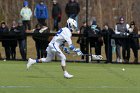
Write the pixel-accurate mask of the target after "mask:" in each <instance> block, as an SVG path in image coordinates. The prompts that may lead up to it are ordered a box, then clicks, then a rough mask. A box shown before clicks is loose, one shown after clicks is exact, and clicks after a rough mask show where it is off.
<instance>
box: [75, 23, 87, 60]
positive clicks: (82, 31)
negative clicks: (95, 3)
mask: <svg viewBox="0 0 140 93" xmlns="http://www.w3.org/2000/svg"><path fill="white" fill-rule="evenodd" d="M87 33H88V31H87V29H86V22H85V21H84V22H83V25H82V26H81V27H80V32H79V34H83V35H82V36H79V38H78V40H77V43H78V44H80V50H81V51H82V53H84V54H87V51H86V40H87ZM81 59H84V56H82V57H81Z"/></svg>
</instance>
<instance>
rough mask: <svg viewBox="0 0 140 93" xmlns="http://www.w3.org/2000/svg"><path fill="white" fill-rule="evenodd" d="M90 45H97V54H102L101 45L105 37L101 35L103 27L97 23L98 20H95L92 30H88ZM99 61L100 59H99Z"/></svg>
mask: <svg viewBox="0 0 140 93" xmlns="http://www.w3.org/2000/svg"><path fill="white" fill-rule="evenodd" d="M88 37H89V41H90V47H95V55H101V47H102V45H103V39H102V36H101V29H100V27H99V26H98V25H97V23H96V20H93V22H92V25H91V27H90V30H89V32H88ZM98 62H99V61H98Z"/></svg>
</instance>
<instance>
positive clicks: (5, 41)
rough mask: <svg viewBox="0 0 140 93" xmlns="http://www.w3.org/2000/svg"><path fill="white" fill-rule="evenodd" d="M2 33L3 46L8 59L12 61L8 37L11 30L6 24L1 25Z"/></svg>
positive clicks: (0, 31) (0, 30)
mask: <svg viewBox="0 0 140 93" xmlns="http://www.w3.org/2000/svg"><path fill="white" fill-rule="evenodd" d="M0 33H1V34H2V39H3V40H2V46H3V47H4V49H5V55H6V59H7V60H9V59H10V47H9V40H8V37H7V35H8V34H9V28H8V27H7V25H6V23H5V22H2V23H1V25H0Z"/></svg>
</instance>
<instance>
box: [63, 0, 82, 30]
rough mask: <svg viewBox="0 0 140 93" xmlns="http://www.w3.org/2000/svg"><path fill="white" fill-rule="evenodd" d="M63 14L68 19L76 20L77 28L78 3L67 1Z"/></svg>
mask: <svg viewBox="0 0 140 93" xmlns="http://www.w3.org/2000/svg"><path fill="white" fill-rule="evenodd" d="M65 12H66V15H67V17H68V18H69V17H70V18H73V19H75V20H76V22H77V27H78V14H79V12H80V5H79V3H78V2H77V1H76V0H69V2H68V3H67V4H66V7H65ZM76 30H78V29H76Z"/></svg>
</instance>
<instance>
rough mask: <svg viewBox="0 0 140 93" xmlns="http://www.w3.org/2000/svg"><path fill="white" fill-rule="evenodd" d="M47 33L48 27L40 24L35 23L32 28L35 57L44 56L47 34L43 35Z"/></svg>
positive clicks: (45, 54) (45, 53)
mask: <svg viewBox="0 0 140 93" xmlns="http://www.w3.org/2000/svg"><path fill="white" fill-rule="evenodd" d="M46 33H49V28H48V27H46V26H41V25H40V24H37V25H36V28H35V30H34V34H33V39H34V41H35V46H36V52H37V59H39V58H42V57H46V56H47V52H46V47H47V46H48V43H49V41H48V36H46V35H44V34H46Z"/></svg>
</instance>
